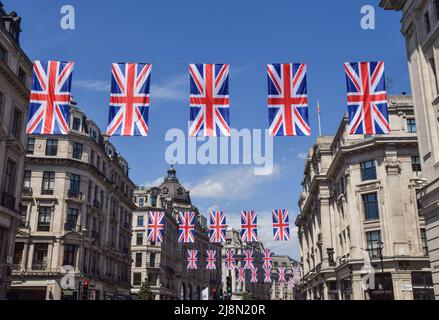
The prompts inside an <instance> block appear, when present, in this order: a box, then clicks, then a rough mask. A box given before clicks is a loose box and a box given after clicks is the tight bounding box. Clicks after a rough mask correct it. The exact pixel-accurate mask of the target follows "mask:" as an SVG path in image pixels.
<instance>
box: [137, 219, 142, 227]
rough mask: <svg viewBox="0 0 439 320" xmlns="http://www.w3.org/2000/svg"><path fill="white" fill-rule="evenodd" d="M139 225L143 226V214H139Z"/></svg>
mask: <svg viewBox="0 0 439 320" xmlns="http://www.w3.org/2000/svg"><path fill="white" fill-rule="evenodd" d="M137 226H138V227H143V216H137Z"/></svg>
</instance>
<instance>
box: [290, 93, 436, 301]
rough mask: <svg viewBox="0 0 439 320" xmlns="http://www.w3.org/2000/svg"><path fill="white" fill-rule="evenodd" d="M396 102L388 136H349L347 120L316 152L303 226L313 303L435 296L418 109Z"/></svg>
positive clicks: (306, 287) (305, 281)
mask: <svg viewBox="0 0 439 320" xmlns="http://www.w3.org/2000/svg"><path fill="white" fill-rule="evenodd" d="M389 100H390V101H389V102H390V103H389V118H390V125H391V133H390V134H389V135H374V136H362V135H349V134H348V128H347V117H345V118H344V119H343V120H342V122H341V125H340V127H339V129H338V131H337V134H336V135H335V136H326V137H319V138H318V139H317V142H316V144H315V145H314V147H313V148H312V149H311V150H310V152H309V155H308V159H307V161H306V165H305V172H304V178H303V182H302V185H303V192H302V195H301V198H300V201H299V204H300V215H299V216H298V218H297V220H296V225H297V227H298V230H299V231H298V233H299V241H300V247H301V264H302V268H303V273H304V275H303V277H302V280H301V290H302V294H303V295H304V297H306V299H324V300H328V299H329V300H338V299H342V300H349V299H354V300H363V299H398V300H399V299H432V298H433V297H434V295H433V289H432V281H431V270H430V263H429V258H428V251H427V249H426V247H427V245H426V237H425V221H424V217H423V216H422V215H420V214H418V210H417V199H416V193H417V190H418V188H419V187H420V186H421V184H420V179H419V175H420V173H421V165H420V159H419V152H418V142H417V136H416V122H415V119H414V112H413V103H412V99H411V98H410V97H407V96H399V97H390V98H389ZM372 276H373V277H372Z"/></svg>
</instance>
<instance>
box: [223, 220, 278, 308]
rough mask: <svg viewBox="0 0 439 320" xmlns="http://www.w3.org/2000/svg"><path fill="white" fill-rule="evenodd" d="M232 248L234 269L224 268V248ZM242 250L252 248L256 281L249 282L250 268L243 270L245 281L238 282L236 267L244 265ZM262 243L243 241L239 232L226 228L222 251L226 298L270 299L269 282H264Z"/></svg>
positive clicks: (224, 293)
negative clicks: (228, 284) (229, 282)
mask: <svg viewBox="0 0 439 320" xmlns="http://www.w3.org/2000/svg"><path fill="white" fill-rule="evenodd" d="M227 249H232V250H234V252H235V258H236V267H237V268H236V269H235V270H233V271H231V270H226V261H225V257H226V250H227ZM243 250H253V258H254V262H253V264H254V266H255V268H257V269H258V282H257V283H252V282H251V272H250V270H246V271H245V281H244V282H242V283H239V281H238V267H244V261H243V259H244V253H243ZM263 252H264V245H263V243H262V242H252V243H247V242H243V241H242V238H241V232H240V231H239V230H235V229H232V228H228V230H227V233H226V244H225V245H224V248H223V251H222V270H223V273H222V283H223V286H222V292H223V295H224V297H225V298H226V299H230V300H243V299H248V298H250V299H254V300H269V299H270V287H271V286H270V284H268V283H264V271H263V268H262V266H263V259H262V253H263ZM228 277H230V280H231V283H232V292H231V294H230V293H229V294H228V293H227V278H228Z"/></svg>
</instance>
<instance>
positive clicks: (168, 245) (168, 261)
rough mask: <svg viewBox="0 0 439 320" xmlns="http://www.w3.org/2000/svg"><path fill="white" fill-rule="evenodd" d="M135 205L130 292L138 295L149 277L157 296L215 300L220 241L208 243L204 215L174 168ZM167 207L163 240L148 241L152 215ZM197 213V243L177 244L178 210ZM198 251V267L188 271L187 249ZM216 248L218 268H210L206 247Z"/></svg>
mask: <svg viewBox="0 0 439 320" xmlns="http://www.w3.org/2000/svg"><path fill="white" fill-rule="evenodd" d="M135 202H136V205H137V209H136V211H135V213H134V216H133V221H132V228H133V237H132V242H131V251H132V259H133V265H132V286H133V289H132V294H133V296H134V298H135V296H136V294H137V293H138V292H139V290H140V287H141V285H142V283H143V282H145V281H147V282H148V283H149V286H150V288H151V293H152V296H153V297H152V298H153V299H155V300H201V299H202V292H203V291H204V290H206V289H207V290H208V291H209V299H213V298H214V296H213V295H214V293H215V292H218V291H219V289H220V286H221V267H220V266H221V261H220V252H221V248H222V246H221V245H218V244H211V243H210V242H209V233H208V232H209V230H208V227H207V220H206V218H205V217H204V216H203V215H201V214H200V213H199V211H198V209H197V208H196V207H195V206H194V205H193V204H192V201H191V198H190V195H189V191H187V190H186V189H185V188H184V187H183V186H182V185H181V184H180V182H179V180H178V178H177V175H176V171H175V169H174V168H173V167H171V168H170V169H169V170H168V174H167V176H166V177H165V178H164V181H163V183H162V184H161V185H160V186H158V187H152V188H149V189H146V188H138V189H136V191H135ZM150 211H163V212H164V213H165V218H164V224H165V227H164V239H163V240H164V241H163V242H160V243H159V242H156V243H153V242H151V241H147V233H146V228H147V223H148V213H149V212H150ZM182 211H183V212H184V211H193V212H195V213H196V226H195V243H190V244H181V243H178V212H182ZM188 249H191V250H198V258H199V260H198V270H196V271H194V270H188V268H187V250H188ZM207 250H216V251H217V252H218V254H217V258H218V260H217V269H216V270H207V269H206V256H207V254H206V251H207Z"/></svg>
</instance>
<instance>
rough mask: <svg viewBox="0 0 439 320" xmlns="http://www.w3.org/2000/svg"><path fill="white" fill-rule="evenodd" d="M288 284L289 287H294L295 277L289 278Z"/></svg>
mask: <svg viewBox="0 0 439 320" xmlns="http://www.w3.org/2000/svg"><path fill="white" fill-rule="evenodd" d="M288 286H289V287H290V288H291V289H294V288H295V287H296V281H295V278H294V277H292V278H290V280H289V281H288Z"/></svg>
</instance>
